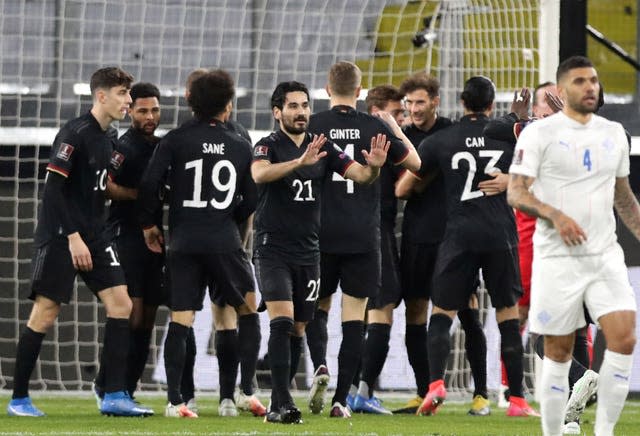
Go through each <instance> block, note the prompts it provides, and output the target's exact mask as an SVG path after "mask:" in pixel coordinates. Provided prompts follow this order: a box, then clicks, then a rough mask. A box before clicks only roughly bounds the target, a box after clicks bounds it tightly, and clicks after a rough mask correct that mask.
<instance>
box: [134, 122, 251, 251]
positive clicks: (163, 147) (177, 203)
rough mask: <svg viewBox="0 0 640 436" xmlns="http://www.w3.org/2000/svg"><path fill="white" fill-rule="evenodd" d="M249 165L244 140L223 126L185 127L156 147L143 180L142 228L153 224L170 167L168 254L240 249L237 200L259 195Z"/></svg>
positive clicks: (168, 180) (172, 132)
mask: <svg viewBox="0 0 640 436" xmlns="http://www.w3.org/2000/svg"><path fill="white" fill-rule="evenodd" d="M250 166H251V150H250V148H249V147H248V146H247V143H246V141H245V140H244V139H242V138H241V137H240V136H238V135H237V134H236V133H235V132H233V131H231V130H230V129H229V128H228V127H227V126H226V125H225V124H224V123H221V122H218V121H215V120H213V121H196V120H194V121H188V122H186V123H184V124H183V125H182V126H180V127H179V128H177V129H175V130H172V131H171V132H169V133H168V134H167V135H166V136H165V137H164V138H162V140H161V141H160V142H159V143H158V146H157V147H156V150H155V152H154V154H153V156H152V158H151V161H150V162H149V166H148V167H147V171H146V172H145V174H144V176H143V178H142V182H141V184H140V191H139V197H140V198H139V201H140V203H141V205H140V208H141V221H142V224H143V225H145V226H146V225H151V224H154V219H155V218H154V217H155V215H154V214H155V213H156V211H157V209H158V208H159V207H160V204H159V203H160V199H159V198H158V195H157V192H158V189H159V186H160V185H161V184H162V183H163V182H164V180H165V173H166V171H167V169H169V168H170V170H169V173H168V177H167V182H168V184H169V186H170V187H171V193H170V194H169V249H170V250H173V251H180V252H186V253H226V252H230V251H234V250H237V249H238V248H240V247H241V242H240V234H239V233H238V227H237V225H236V223H235V221H234V215H233V212H234V209H235V207H236V206H237V203H238V198H239V197H242V196H243V195H244V194H245V193H246V192H249V191H250V190H251V189H253V190H255V184H254V183H253V179H252V178H251V173H250Z"/></svg>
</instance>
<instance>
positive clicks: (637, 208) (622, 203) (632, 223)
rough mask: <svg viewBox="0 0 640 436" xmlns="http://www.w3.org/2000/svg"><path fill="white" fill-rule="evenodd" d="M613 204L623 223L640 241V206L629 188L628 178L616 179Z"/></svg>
mask: <svg viewBox="0 0 640 436" xmlns="http://www.w3.org/2000/svg"><path fill="white" fill-rule="evenodd" d="M613 204H614V206H615V208H616V211H617V212H618V215H619V216H620V218H621V219H622V222H623V223H624V224H625V225H626V226H627V228H628V229H629V230H630V231H631V233H633V235H634V236H635V237H636V238H637V239H640V205H638V200H637V199H636V197H635V195H634V194H633V191H632V190H631V187H630V186H629V178H628V177H617V178H616V187H615V193H614V197H613Z"/></svg>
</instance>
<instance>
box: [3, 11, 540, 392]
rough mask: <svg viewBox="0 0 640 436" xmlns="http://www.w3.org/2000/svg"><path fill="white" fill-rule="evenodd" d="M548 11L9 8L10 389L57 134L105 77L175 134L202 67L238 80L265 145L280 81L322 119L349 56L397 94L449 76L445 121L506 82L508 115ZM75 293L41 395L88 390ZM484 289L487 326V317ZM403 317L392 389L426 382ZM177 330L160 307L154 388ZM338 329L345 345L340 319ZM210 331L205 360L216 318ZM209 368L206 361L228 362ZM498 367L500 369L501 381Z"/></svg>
mask: <svg viewBox="0 0 640 436" xmlns="http://www.w3.org/2000/svg"><path fill="white" fill-rule="evenodd" d="M539 7H540V6H539V2H538V1H534V0H522V1H520V0H513V1H508V0H468V1H467V0H449V1H430V0H425V1H406V0H405V1H398V0H299V1H288V0H208V1H204V0H162V1H155V2H143V1H125V0H67V1H58V2H53V1H48V0H0V12H1V15H0V34H1V35H2V37H1V41H0V44H1V47H2V48H1V49H2V57H1V61H0V386H4V387H5V388H10V387H11V386H12V375H13V364H14V357H15V345H16V343H17V340H18V338H19V335H20V333H21V331H22V330H23V329H24V326H25V324H26V320H27V319H28V316H29V311H30V308H31V302H30V301H29V300H28V299H27V297H28V295H29V291H30V284H29V276H30V270H31V265H30V262H31V254H32V234H33V229H34V225H35V221H36V217H37V206H38V198H39V195H40V191H41V189H42V183H43V177H44V167H45V166H46V162H47V159H48V155H49V148H50V145H51V143H52V141H53V137H54V135H55V133H56V131H57V129H58V128H59V127H60V126H61V125H62V124H63V123H64V122H65V121H67V120H69V119H71V118H74V117H76V116H78V115H80V114H81V113H83V112H84V111H86V110H88V108H89V107H90V104H91V98H90V95H89V90H88V83H87V82H88V80H89V77H90V75H91V73H92V72H93V71H94V70H96V69H97V68H100V67H103V66H106V65H119V66H122V67H123V68H124V69H126V70H127V71H129V72H130V73H132V74H133V75H134V77H135V79H136V80H143V81H149V82H153V83H155V84H157V85H158V86H159V88H160V90H161V93H162V99H161V105H162V119H161V127H162V128H163V129H165V130H167V129H170V128H172V127H175V126H176V125H178V124H180V123H181V122H183V121H184V120H186V119H187V118H188V117H189V111H188V110H187V107H186V102H185V100H184V98H183V94H184V82H185V79H186V77H187V75H188V74H189V73H190V72H191V71H192V70H193V69H195V68H199V67H220V68H224V69H226V70H228V71H229V72H231V74H232V75H233V77H234V78H235V81H236V84H237V96H236V100H235V101H234V117H235V118H236V119H237V120H238V121H239V122H241V123H242V124H243V125H245V126H246V127H247V128H249V129H251V130H252V132H253V134H254V135H256V136H259V135H260V131H265V130H271V129H272V128H273V122H272V116H271V111H270V108H269V97H270V94H271V92H272V90H273V88H274V87H275V85H276V84H277V83H278V82H279V81H282V80H292V79H295V80H299V81H302V82H304V83H306V84H307V85H308V86H309V88H310V89H311V90H313V99H314V110H322V109H325V108H326V107H327V100H326V94H325V92H324V90H323V88H324V85H325V81H326V73H327V70H328V68H329V66H330V65H331V64H333V63H334V62H336V61H338V60H350V61H354V62H356V63H357V64H358V65H359V66H360V67H361V69H362V70H363V86H364V87H365V88H368V87H371V86H374V85H377V84H382V83H390V82H391V83H394V84H396V85H398V84H399V83H400V82H401V81H402V80H403V79H404V78H405V77H406V76H407V75H409V74H410V73H413V72H415V71H419V70H427V71H429V72H431V73H433V74H434V75H436V76H438V77H440V80H441V82H442V110H441V113H442V114H443V115H444V116H449V117H458V116H459V115H460V108H459V105H458V96H459V92H460V90H461V88H462V84H463V82H464V80H465V79H466V78H467V77H469V76H471V75H474V74H483V75H486V76H489V77H491V78H492V79H493V80H494V81H495V83H496V84H497V86H498V91H499V96H500V98H501V101H504V102H505V103H504V104H502V106H501V108H499V109H498V111H499V112H500V111H502V110H505V108H506V104H507V103H506V102H507V101H509V100H510V98H511V95H513V91H514V90H515V89H517V88H520V87H522V86H533V85H535V83H536V80H537V76H536V65H537V63H538V51H537V42H536V32H537V29H536V26H537V18H536V17H537V14H538V9H539ZM412 40H416V43H415V44H414V43H413V42H412ZM119 127H120V128H121V129H124V128H126V127H127V123H126V122H123V123H120V126H119ZM77 287H78V289H77V290H76V292H74V296H73V299H72V302H71V304H69V305H65V306H63V308H62V311H61V313H60V316H59V318H58V320H57V322H56V324H55V326H54V328H53V330H52V331H51V332H50V333H49V334H48V335H47V336H46V338H45V341H44V345H43V349H42V353H41V356H40V360H39V361H38V365H37V367H36V370H35V371H34V374H33V378H32V385H31V388H32V389H54V390H69V389H71V390H77V389H85V390H86V389H89V386H90V383H91V380H92V379H93V377H94V375H95V371H96V367H97V362H98V357H99V352H100V348H99V343H100V339H101V337H102V334H103V333H102V330H101V325H102V323H103V322H104V319H105V318H104V311H103V309H102V308H101V307H100V305H98V304H97V302H96V300H95V299H94V297H93V296H92V295H91V293H90V292H88V291H87V290H86V289H85V287H84V285H83V284H82V283H79V284H78V286H77ZM481 296H482V297H481V302H482V303H483V309H482V318H483V320H484V319H485V318H488V315H489V314H490V313H489V312H488V309H487V308H488V298H486V297H485V294H484V293H481ZM336 306H337V305H336ZM403 318H404V314H403V312H402V311H400V310H399V311H397V313H396V314H395V319H396V320H397V325H396V327H394V333H393V339H392V353H390V358H389V362H388V363H387V365H386V366H385V369H384V373H383V375H382V377H381V379H380V385H381V386H382V387H384V388H388V389H411V388H412V386H411V385H412V384H413V383H412V382H410V380H412V379H413V373H412V372H411V368H410V367H409V365H408V362H407V361H406V350H405V348H404V329H403V327H402V326H403V325H404V324H403V322H404V321H403ZM489 318H490V316H489ZM165 321H166V310H161V311H160V313H159V315H158V328H157V329H156V330H155V334H154V337H153V344H154V345H153V350H152V352H151V357H150V360H149V362H148V367H147V371H146V372H145V375H144V378H143V387H145V388H149V389H159V388H160V387H161V384H159V383H158V382H156V381H154V378H153V377H152V376H153V372H154V369H155V367H156V365H157V364H158V360H159V359H162V354H161V353H160V351H159V347H160V344H161V342H162V336H163V334H164V326H165ZM336 323H337V324H336ZM207 324H209V325H207ZM333 324H335V325H333ZM333 324H332V326H331V327H330V329H332V330H331V331H332V332H336V334H337V336H332V339H331V341H332V342H336V341H338V340H339V322H338V321H336V322H333ZM200 327H201V333H200V334H201V338H200V339H199V340H198V344H199V346H200V349H199V353H200V355H202V356H205V355H208V354H207V347H206V344H207V343H208V338H209V331H210V318H207V319H205V320H204V321H202V324H201V326H200ZM487 334H488V336H489V340H490V350H491V352H490V354H491V356H492V357H491V358H490V359H493V360H492V362H494V363H495V354H496V348H495V344H496V341H497V340H498V339H497V332H496V331H495V329H494V330H492V329H490V328H489V327H488V330H487ZM267 335H268V330H263V337H266V336H267ZM453 344H454V347H453V352H452V355H451V360H450V365H449V371H448V384H449V387H450V388H451V389H452V390H454V391H455V390H458V391H461V392H463V391H465V389H467V387H468V386H469V369H468V365H467V363H466V360H465V358H464V347H463V344H464V337H463V333H460V332H459V331H457V330H456V333H455V334H454V336H453ZM492 344H493V345H492ZM331 346H332V347H333V345H331ZM492 346H493V348H491V347H492ZM336 348H337V347H336ZM334 354H335V353H334ZM261 355H262V353H261ZM334 358H335V356H334V355H332V356H331V359H334ZM212 359H213V360H212V361H211V362H208V361H207V362H206V363H203V365H205V364H206V365H215V359H214V358H213V357H212ZM333 367H334V368H335V364H333ZM495 371H496V369H495V367H491V366H490V367H489V380H490V387H495V380H497V377H498V375H497V373H495ZM333 372H334V373H336V371H335V369H334V370H333ZM206 376H207V377H209V376H210V374H208V373H206ZM527 380H529V381H530V377H528V379H527ZM212 382H213V385H212V386H213V387H215V384H216V383H217V380H213V381H212ZM201 386H207V387H208V386H209V385H205V384H201Z"/></svg>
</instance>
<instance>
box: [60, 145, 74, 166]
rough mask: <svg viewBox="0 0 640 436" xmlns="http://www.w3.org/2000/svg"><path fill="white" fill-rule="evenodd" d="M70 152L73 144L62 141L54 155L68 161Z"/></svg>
mask: <svg viewBox="0 0 640 436" xmlns="http://www.w3.org/2000/svg"><path fill="white" fill-rule="evenodd" d="M72 153H73V145H71V144H67V143H65V142H63V143H62V144H60V148H59V149H58V154H56V157H57V158H58V159H62V160H63V161H65V162H68V161H69V159H71V154H72Z"/></svg>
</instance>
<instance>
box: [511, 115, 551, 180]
mask: <svg viewBox="0 0 640 436" xmlns="http://www.w3.org/2000/svg"><path fill="white" fill-rule="evenodd" d="M536 127H537V126H534V125H529V126H527V127H525V129H524V130H523V131H522V133H521V134H520V136H519V137H518V142H517V143H516V148H515V150H514V152H513V162H512V163H511V167H510V168H509V173H512V174H522V175H525V176H529V177H534V178H537V177H538V169H539V168H540V156H541V154H542V145H541V144H542V142H543V139H542V138H541V137H540V129H538V128H536Z"/></svg>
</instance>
